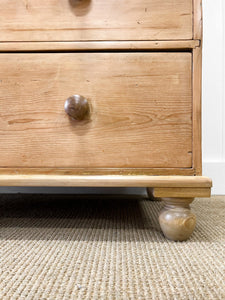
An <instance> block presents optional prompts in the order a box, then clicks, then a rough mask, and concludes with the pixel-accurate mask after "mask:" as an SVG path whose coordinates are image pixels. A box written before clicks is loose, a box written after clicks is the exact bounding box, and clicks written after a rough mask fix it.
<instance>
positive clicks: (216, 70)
mask: <svg viewBox="0 0 225 300" xmlns="http://www.w3.org/2000/svg"><path fill="white" fill-rule="evenodd" d="M224 18H225V1H224V0H203V82H202V84H203V91H202V92H203V94H202V106H203V107H202V109H203V137H202V138H203V175H206V176H209V177H211V178H212V179H213V186H214V187H213V190H212V193H213V194H225V99H224V97H225V59H224V51H225V19H224Z"/></svg>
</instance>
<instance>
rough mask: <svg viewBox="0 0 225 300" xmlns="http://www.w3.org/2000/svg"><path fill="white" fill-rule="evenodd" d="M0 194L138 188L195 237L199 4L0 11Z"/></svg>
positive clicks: (20, 6) (54, 3)
mask: <svg viewBox="0 0 225 300" xmlns="http://www.w3.org/2000/svg"><path fill="white" fill-rule="evenodd" d="M0 14H1V18H2V19H1V24H0V39H1V42H0V51H1V53H0V66H1V67H0V128H1V131H0V185H2V186H6V185H7V186H99V187H101V186H115V187H116V186H142V187H143V186H144V187H148V191H149V195H150V196H155V197H160V198H161V199H162V200H163V202H164V207H163V209H162V210H161V212H160V215H159V222H160V225H161V228H162V231H163V232H164V234H165V236H166V237H168V238H170V239H173V240H185V239H187V238H188V237H189V236H190V234H191V233H192V231H193V229H194V227H195V222H196V220H195V216H194V215H193V213H192V212H191V211H190V207H189V204H190V203H191V202H192V201H193V199H194V197H197V196H200V197H201V196H203V197H208V196H210V188H211V180H210V179H208V178H206V177H203V176H201V23H202V22H201V1H200V0H193V1H192V0H167V1H162V0H127V1H119V0H108V1H104V0H50V1H45V0H24V1H17V0H2V1H1V4H0Z"/></svg>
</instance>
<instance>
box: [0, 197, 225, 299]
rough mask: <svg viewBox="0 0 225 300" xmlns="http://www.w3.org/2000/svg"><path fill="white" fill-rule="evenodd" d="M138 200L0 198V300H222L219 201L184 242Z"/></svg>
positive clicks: (154, 205)
mask: <svg viewBox="0 0 225 300" xmlns="http://www.w3.org/2000/svg"><path fill="white" fill-rule="evenodd" d="M160 205H161V203H159V202H150V201H147V199H146V198H145V197H144V196H135V195H127V196H124V195H123V196H118V195H111V196H107V195H99V196H96V195H95V196H94V195H93V196H92V195H88V196H87V195H86V196H85V195H26V194H25V195H22V194H18V195H1V196H0V215H1V218H0V299H1V300H7V299H9V300H15V299H19V300H22V299H28V300H30V299H35V300H36V299H37V300H42V299H51V300H63V299H65V300H67V299H94V300H101V299H102V300H104V299H116V300H117V299H118V300H120V299H122V300H127V299H134V300H139V299H143V300H147V299H160V300H164V299H182V300H185V299H191V300H194V299H204V300H205V299H225V196H224V197H222V196H217V197H213V198H211V199H196V200H195V202H194V203H193V204H192V209H193V211H194V212H195V213H196V215H197V219H198V223H197V227H196V230H195V232H194V234H193V235H192V237H191V238H190V239H189V240H188V241H187V242H180V243H179V242H177V243H176V242H171V241H168V240H166V239H165V238H164V237H163V235H162V233H161V231H160V229H159V226H158V221H157V217H158V212H159V209H160Z"/></svg>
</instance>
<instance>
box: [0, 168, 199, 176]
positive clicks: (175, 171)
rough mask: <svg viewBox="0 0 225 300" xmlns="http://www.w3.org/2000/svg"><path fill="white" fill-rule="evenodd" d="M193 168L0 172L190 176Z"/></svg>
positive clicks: (7, 172) (19, 171) (8, 170)
mask: <svg viewBox="0 0 225 300" xmlns="http://www.w3.org/2000/svg"><path fill="white" fill-rule="evenodd" d="M194 173H195V170H194V169H193V168H73V167H67V168H46V167H41V168H26V167H20V168H8V167H6V168H0V174H5V175H19V174H21V175H24V174H27V175H35V174H43V175H80V176H83V175H84V176H87V175H88V176H89V175H132V176H133V175H134V176H138V175H149V176H151V175H157V176H159V175H164V176H168V175H181V176H191V175H194Z"/></svg>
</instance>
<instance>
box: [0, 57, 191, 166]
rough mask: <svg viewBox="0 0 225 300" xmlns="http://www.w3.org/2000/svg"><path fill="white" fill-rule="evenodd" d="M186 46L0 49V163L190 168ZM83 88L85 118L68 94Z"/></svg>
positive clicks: (81, 90)
mask: <svg viewBox="0 0 225 300" xmlns="http://www.w3.org/2000/svg"><path fill="white" fill-rule="evenodd" d="M191 62H192V58H191V53H185V52H184V53H178V52H177V53H158V52H154V53H61V54H60V53H54V54H46V53H41V54H37V53H36V54H35V53H34V54H31V53H29V54H23V53H19V54H0V64H1V69H0V78H1V82H0V84H1V89H0V115H1V118H0V166H1V167H69V168H71V167H73V168H76V167H77V168H79V167H82V168H85V167H86V168H91V167H93V168H94V167H109V168H110V167H113V168H129V167H130V168H136V167H137V168H147V167H152V168H153V167H155V168H157V167H161V168H170V167H171V168H191V167H192V117H191V113H192V89H191V86H192V83H191V81H192V80H191V68H192V66H191V64H192V63H191ZM73 94H80V95H83V96H84V97H86V98H87V99H88V101H89V102H90V106H91V116H90V120H88V121H87V122H76V121H73V120H71V119H70V118H69V116H68V115H67V114H66V113H65V111H64V102H65V100H66V99H67V98H68V97H69V96H71V95H73Z"/></svg>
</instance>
